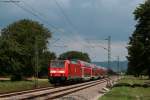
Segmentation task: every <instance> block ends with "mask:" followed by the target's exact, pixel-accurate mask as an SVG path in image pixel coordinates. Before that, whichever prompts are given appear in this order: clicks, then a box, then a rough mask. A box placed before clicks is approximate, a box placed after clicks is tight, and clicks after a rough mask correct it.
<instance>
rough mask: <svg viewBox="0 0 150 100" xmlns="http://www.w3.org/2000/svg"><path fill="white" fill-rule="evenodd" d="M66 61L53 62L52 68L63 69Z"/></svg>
mask: <svg viewBox="0 0 150 100" xmlns="http://www.w3.org/2000/svg"><path fill="white" fill-rule="evenodd" d="M64 64H65V61H60V60H58V61H51V67H52V68H62V67H64Z"/></svg>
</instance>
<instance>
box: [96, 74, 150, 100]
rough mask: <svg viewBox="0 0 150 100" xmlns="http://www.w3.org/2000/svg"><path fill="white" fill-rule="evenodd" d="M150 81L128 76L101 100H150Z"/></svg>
mask: <svg viewBox="0 0 150 100" xmlns="http://www.w3.org/2000/svg"><path fill="white" fill-rule="evenodd" d="M149 92H150V80H148V79H147V78H146V77H144V78H135V77H132V76H126V77H124V78H122V79H121V80H119V81H118V83H117V84H116V85H115V86H114V87H113V88H112V90H111V91H110V92H108V93H106V94H105V95H104V96H102V97H101V98H100V99H99V100H150V93H149Z"/></svg>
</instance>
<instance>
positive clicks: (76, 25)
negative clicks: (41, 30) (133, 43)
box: [0, 0, 144, 60]
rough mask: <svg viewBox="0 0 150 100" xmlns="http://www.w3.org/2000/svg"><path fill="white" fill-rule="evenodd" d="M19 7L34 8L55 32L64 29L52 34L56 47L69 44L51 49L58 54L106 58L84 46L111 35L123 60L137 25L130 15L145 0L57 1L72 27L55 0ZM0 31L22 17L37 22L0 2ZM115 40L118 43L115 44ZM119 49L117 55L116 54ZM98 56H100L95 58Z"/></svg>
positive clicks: (33, 1)
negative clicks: (79, 53)
mask: <svg viewBox="0 0 150 100" xmlns="http://www.w3.org/2000/svg"><path fill="white" fill-rule="evenodd" d="M21 1H23V2H20V3H19V5H21V6H23V7H25V8H27V9H29V10H31V11H32V9H35V10H36V11H38V12H40V14H39V13H37V12H35V11H34V13H36V14H37V15H38V16H41V17H42V18H43V19H44V20H45V21H46V22H47V23H50V24H53V25H55V26H57V27H58V29H61V30H63V31H64V32H63V33H60V32H55V33H54V35H53V37H54V38H61V41H60V44H59V45H63V44H66V45H69V47H68V48H64V49H63V50H62V48H61V49H60V48H55V47H50V49H51V48H52V50H53V51H57V53H58V54H59V53H62V52H64V51H67V50H84V51H87V52H88V53H89V54H90V56H91V57H92V59H94V60H106V59H107V56H106V54H107V53H106V54H104V53H103V52H105V51H103V50H102V51H101V52H99V50H100V48H99V49H98V48H97V49H96V48H95V49H93V50H91V49H90V50H89V49H88V48H85V47H84V46H83V45H87V43H86V41H85V39H86V38H95V39H104V38H106V37H107V36H108V35H111V36H112V42H113V44H114V46H113V47H114V49H113V53H114V54H115V55H121V56H122V59H125V56H126V55H127V51H126V49H125V45H123V44H126V43H127V41H128V37H129V36H130V35H131V34H132V32H133V30H134V25H135V24H136V23H135V21H134V20H133V18H134V17H133V14H132V12H133V11H134V9H135V8H136V7H137V6H138V4H139V3H142V2H143V1H144V0H57V1H58V3H59V4H60V5H61V7H62V8H63V10H64V11H65V13H66V15H67V16H68V17H69V19H70V20H71V22H72V23H73V27H72V26H71V25H70V24H69V23H68V22H66V19H65V18H64V16H63V14H62V12H61V11H60V9H59V8H58V7H57V5H56V3H55V2H54V0H21ZM0 13H1V15H0V28H3V27H5V26H6V25H8V24H10V23H12V22H14V21H16V20H18V19H23V18H29V19H33V20H37V21H40V23H43V24H45V25H46V26H47V27H48V28H49V29H50V30H51V28H50V26H48V25H47V24H46V23H45V22H43V21H41V20H39V19H38V18H37V17H35V16H33V15H31V14H30V13H28V12H26V11H23V10H22V9H20V8H18V7H17V6H16V5H14V4H12V3H9V4H7V3H2V2H0ZM116 41H118V42H117V43H118V44H117V43H116ZM117 50H120V51H119V52H115V51H117ZM97 55H99V56H97Z"/></svg>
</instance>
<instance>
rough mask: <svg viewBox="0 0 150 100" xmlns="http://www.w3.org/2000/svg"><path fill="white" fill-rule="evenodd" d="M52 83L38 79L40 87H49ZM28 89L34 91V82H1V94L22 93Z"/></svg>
mask: <svg viewBox="0 0 150 100" xmlns="http://www.w3.org/2000/svg"><path fill="white" fill-rule="evenodd" d="M47 86H50V83H49V82H48V80H47V79H38V87H47ZM27 89H34V80H33V79H32V80H28V81H16V82H11V81H10V80H0V93H7V92H13V91H22V90H27Z"/></svg>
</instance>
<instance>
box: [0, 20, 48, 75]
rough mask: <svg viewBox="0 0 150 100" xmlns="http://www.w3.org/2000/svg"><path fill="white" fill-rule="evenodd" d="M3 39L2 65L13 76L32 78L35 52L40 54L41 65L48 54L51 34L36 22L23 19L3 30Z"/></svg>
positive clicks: (1, 50)
mask: <svg viewBox="0 0 150 100" xmlns="http://www.w3.org/2000/svg"><path fill="white" fill-rule="evenodd" d="M1 38H2V39H1V40H3V43H2V44H1V45H0V47H1V49H0V54H2V56H1V57H0V62H1V65H2V66H3V67H7V68H8V69H11V70H10V72H11V74H13V75H16V76H18V75H20V76H21V75H23V76H32V75H33V74H34V67H35V58H36V54H35V52H38V56H39V65H41V60H42V58H41V56H43V55H44V54H45V52H47V43H48V39H49V38H51V32H50V31H49V30H48V29H47V28H45V27H44V26H43V25H42V24H39V23H38V22H36V21H32V20H28V19H23V20H19V21H17V22H14V23H12V24H10V25H8V26H7V27H6V28H4V29H2V32H1ZM47 63H48V62H47ZM38 67H39V66H38Z"/></svg>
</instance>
